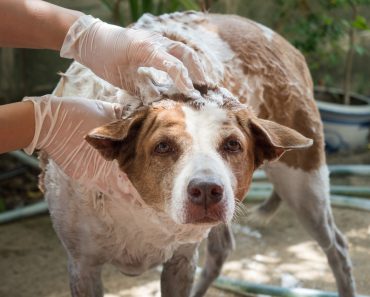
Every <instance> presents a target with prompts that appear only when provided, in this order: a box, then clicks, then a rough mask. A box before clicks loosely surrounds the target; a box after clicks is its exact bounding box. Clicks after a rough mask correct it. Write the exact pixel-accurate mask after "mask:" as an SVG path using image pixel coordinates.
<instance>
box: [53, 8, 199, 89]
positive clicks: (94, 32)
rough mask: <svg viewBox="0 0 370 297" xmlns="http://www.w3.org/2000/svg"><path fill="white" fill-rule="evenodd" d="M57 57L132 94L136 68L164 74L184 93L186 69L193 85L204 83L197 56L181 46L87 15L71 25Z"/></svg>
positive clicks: (189, 86) (187, 82)
mask: <svg viewBox="0 0 370 297" xmlns="http://www.w3.org/2000/svg"><path fill="white" fill-rule="evenodd" d="M60 55H61V57H65V58H73V59H75V60H76V61H78V62H80V63H81V64H83V65H85V66H87V67H88V68H90V69H91V70H92V71H93V72H94V73H95V74H96V75H98V76H99V77H101V78H103V79H104V80H106V81H108V82H110V83H111V84H113V85H115V86H117V87H120V88H123V89H126V90H127V91H129V92H131V93H136V94H139V93H140V90H137V89H135V88H137V85H138V84H137V82H138V79H139V78H138V68H139V67H154V68H156V69H158V70H162V71H164V72H167V73H168V75H169V76H170V77H171V78H172V80H173V81H174V83H175V85H176V87H177V88H178V90H179V91H180V92H182V93H185V94H191V93H192V92H194V87H193V84H192V81H191V80H190V78H189V76H188V70H189V72H190V76H191V78H192V79H193V81H194V83H197V84H205V82H206V78H205V74H204V71H203V69H202V66H201V63H200V61H199V58H198V56H197V55H196V53H195V52H194V50H192V49H191V48H189V47H187V46H186V45H185V44H183V43H181V42H176V41H172V40H170V39H168V38H165V37H163V36H161V35H159V34H156V33H153V32H149V31H144V30H135V29H128V28H122V27H118V26H114V25H109V24H107V23H104V22H102V21H100V20H99V19H95V18H93V17H92V16H87V15H85V16H82V17H80V18H79V19H78V20H77V21H76V22H75V23H74V24H73V25H72V26H71V28H70V29H69V31H68V33H67V35H66V37H65V40H64V43H63V46H62V49H61V51H60ZM180 60H182V61H183V62H184V64H185V66H186V68H185V66H184V64H183V63H182V62H181V61H180ZM153 92H154V91H153Z"/></svg>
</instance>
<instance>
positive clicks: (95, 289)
mask: <svg viewBox="0 0 370 297" xmlns="http://www.w3.org/2000/svg"><path fill="white" fill-rule="evenodd" d="M101 268H102V266H101V265H100V264H99V265H95V264H94V265H92V264H88V263H87V261H83V260H74V259H72V258H71V257H69V259H68V272H69V285H70V287H71V293H72V297H103V294H104V293H103V286H102V282H101Z"/></svg>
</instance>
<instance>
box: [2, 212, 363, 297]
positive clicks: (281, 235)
mask: <svg viewBox="0 0 370 297" xmlns="http://www.w3.org/2000/svg"><path fill="white" fill-rule="evenodd" d="M334 215H335V218H336V221H337V224H338V226H339V227H340V229H341V230H342V231H343V232H344V233H345V234H346V236H347V238H348V241H349V243H350V252H351V256H352V260H353V266H354V272H355V277H356V280H357V287H358V291H359V293H361V294H367V295H370V215H369V213H368V212H362V211H355V210H349V209H334ZM234 231H235V235H236V240H237V249H236V251H235V252H234V253H233V254H232V255H231V257H230V258H229V259H228V262H227V263H226V265H225V266H224V269H223V274H224V275H227V276H231V277H235V278H239V279H244V280H248V281H252V282H258V283H268V284H275V285H282V284H284V285H296V284H298V285H299V286H302V287H307V288H317V289H322V290H334V289H335V287H334V280H333V277H332V275H331V273H330V271H329V268H328V266H327V264H326V259H325V257H324V255H323V253H322V252H321V251H320V249H319V248H318V246H317V245H316V244H315V243H314V242H313V241H312V240H311V239H310V238H309V237H308V235H307V234H306V233H305V231H304V230H303V229H302V227H301V226H300V225H299V224H298V222H297V219H296V218H295V217H294V216H293V215H291V213H290V211H289V210H287V209H285V208H282V209H281V210H280V211H279V213H278V215H277V216H276V217H275V218H274V219H273V221H272V223H270V225H268V226H266V227H262V228H261V227H258V228H257V227H250V226H247V225H246V224H244V223H243V222H241V223H240V224H238V225H236V227H235V228H234ZM0 234H1V236H0V275H1V282H0V296H9V297H33V296H38V297H67V296H69V288H68V280H67V270H66V257H65V254H64V251H63V248H62V246H61V245H60V243H59V241H58V239H57V237H56V235H55V233H54V231H53V229H52V226H51V223H50V220H49V217H48V216H47V215H44V216H39V217H36V218H31V219H25V220H22V221H18V222H16V223H11V224H7V225H2V226H0ZM202 250H203V249H201V251H202ZM200 264H201V261H200ZM103 279H104V285H105V288H106V296H107V297H126V296H127V297H144V296H153V297H154V296H155V297H159V296H160V294H159V282H158V280H159V272H158V270H153V271H150V272H148V273H146V274H144V275H143V276H140V277H135V278H131V277H127V276H123V275H122V274H120V273H119V272H118V271H117V270H115V269H114V267H110V266H107V267H105V269H104V273H103ZM207 296H208V297H232V296H236V295H233V294H230V293H227V292H223V291H220V290H216V289H211V290H210V291H209V292H208V294H207Z"/></svg>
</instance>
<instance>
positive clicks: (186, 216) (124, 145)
mask: <svg viewBox="0 0 370 297" xmlns="http://www.w3.org/2000/svg"><path fill="white" fill-rule="evenodd" d="M86 140H87V141H88V142H89V143H90V144H91V145H92V146H93V147H95V148H96V149H97V150H99V152H100V153H101V154H102V155H103V156H104V158H106V159H107V160H113V159H117V161H118V163H119V164H120V168H121V169H122V170H123V171H124V172H125V173H126V174H127V176H128V177H129V179H130V180H131V182H132V183H133V185H134V186H135V188H136V189H137V191H138V192H139V194H140V195H141V196H142V198H143V199H144V201H145V202H146V203H147V204H148V205H150V206H151V207H153V208H155V209H157V210H158V211H164V212H166V213H167V214H168V215H169V216H170V217H171V218H172V219H173V220H174V221H175V222H176V223H179V224H188V223H195V224H196V223H217V222H220V221H222V222H228V221H230V220H231V219H232V217H233V213H234V209H235V200H237V201H241V200H243V198H244V196H245V194H246V192H247V190H248V188H249V185H250V182H251V179H252V174H253V171H254V170H255V169H256V168H257V167H259V166H260V165H261V164H262V162H263V161H264V160H270V161H271V160H274V159H277V158H279V157H280V156H281V155H282V154H283V153H284V152H285V151H287V150H290V149H295V148H304V147H308V146H310V145H311V144H312V141H311V140H310V139H307V138H306V137H304V136H302V135H301V134H299V133H298V132H296V131H294V130H292V129H290V128H287V127H284V126H281V125H279V124H276V123H274V122H271V121H267V120H262V119H259V118H257V117H256V116H255V115H254V114H253V113H252V112H251V111H250V110H249V109H248V108H247V107H246V106H244V108H237V109H234V108H227V107H219V106H217V105H215V104H211V103H210V104H204V105H203V106H193V105H191V104H186V103H181V102H174V101H169V100H164V101H161V102H159V103H156V104H153V105H152V106H150V107H143V108H141V109H139V110H137V111H136V112H135V113H134V114H132V115H131V116H130V117H129V118H127V119H122V120H119V121H116V122H113V123H110V124H108V125H105V126H102V127H99V128H97V129H95V130H93V131H92V132H91V133H90V134H89V135H88V136H87V137H86Z"/></svg>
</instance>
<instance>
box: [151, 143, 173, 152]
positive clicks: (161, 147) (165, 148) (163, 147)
mask: <svg viewBox="0 0 370 297" xmlns="http://www.w3.org/2000/svg"><path fill="white" fill-rule="evenodd" d="M172 151H173V147H172V146H171V144H170V143H169V142H166V141H161V142H159V143H158V144H157V145H156V146H155V148H154V152H155V153H157V154H167V153H170V152H172Z"/></svg>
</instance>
